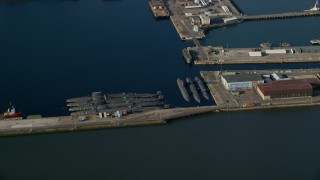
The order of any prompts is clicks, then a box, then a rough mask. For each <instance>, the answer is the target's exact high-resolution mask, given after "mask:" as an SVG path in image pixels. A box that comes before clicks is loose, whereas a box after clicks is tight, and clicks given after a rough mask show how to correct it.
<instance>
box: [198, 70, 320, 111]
mask: <svg viewBox="0 0 320 180" xmlns="http://www.w3.org/2000/svg"><path fill="white" fill-rule="evenodd" d="M319 73H320V70H319V69H287V70H254V71H248V70H236V71H201V72H200V74H201V76H202V78H203V79H204V80H205V81H206V83H207V86H208V88H209V90H210V93H211V95H212V97H213V99H214V100H215V102H216V104H217V106H218V107H223V108H220V110H221V111H225V110H231V109H232V110H243V109H247V108H251V109H269V108H277V107H300V106H313V105H319V104H320V95H319V92H320V75H319Z"/></svg>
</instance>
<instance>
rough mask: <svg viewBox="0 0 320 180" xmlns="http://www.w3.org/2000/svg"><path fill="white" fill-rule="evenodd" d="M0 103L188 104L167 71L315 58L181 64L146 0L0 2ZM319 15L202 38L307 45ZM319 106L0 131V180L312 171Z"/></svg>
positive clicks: (272, 8)
mask: <svg viewBox="0 0 320 180" xmlns="http://www.w3.org/2000/svg"><path fill="white" fill-rule="evenodd" d="M313 4H314V2H313V0H308V1H302V0H291V1H289V0H281V1H276V0H269V1H266V0H260V1H249V0H239V1H237V5H238V6H239V7H240V8H241V9H242V10H243V11H244V12H245V13H247V14H263V13H279V12H283V11H287V12H289V11H300V10H304V9H308V8H310V7H311V6H312V5H313ZM0 24H1V28H0V60H1V62H2V63H1V71H0V79H1V82H2V85H1V93H0V109H5V108H6V107H7V106H8V104H9V102H10V101H11V102H12V103H14V104H15V106H16V107H17V108H19V109H20V110H22V111H23V112H24V113H26V114H39V113H41V114H43V115H45V116H48V115H60V114H66V110H65V99H66V98H69V97H76V96H82V95H89V94H90V93H91V92H92V91H98V90H101V91H105V92H123V91H126V92H128V91H132V92H156V91H157V90H162V91H163V93H164V94H165V96H166V99H167V102H168V103H170V104H173V105H177V106H188V105H190V104H187V103H185V102H184V101H183V98H182V97H181V95H180V92H179V89H178V87H177V85H176V78H177V77H183V78H184V77H187V76H195V75H198V73H199V71H200V70H217V69H266V68H273V69H274V68H314V67H319V63H315V64H294V65H288V64H281V65H255V66H248V65H245V66H239V65H237V66H222V67H220V66H219V67H190V66H188V65H186V64H185V63H184V61H183V59H182V57H181V49H182V48H184V47H186V46H191V45H192V44H191V43H190V42H182V41H180V40H179V38H178V35H177V34H176V31H175V29H174V28H173V26H172V24H171V22H170V21H155V20H154V19H153V17H152V15H151V13H150V10H149V8H148V4H147V1H145V0H139V1H138V0H137V1H129V0H119V1H100V0H79V1H60V0H42V1H40V0H38V1H37V0H29V1H13V2H12V1H11V2H8V1H0ZM319 26H320V25H319V17H310V18H300V19H285V20H274V21H260V22H246V23H242V24H239V25H236V26H232V27H228V28H221V29H216V30H213V31H211V32H209V33H208V38H207V39H206V40H204V41H203V42H202V43H204V44H211V45H223V46H228V47H254V46H258V45H259V44H260V42H262V41H270V42H272V43H274V44H275V45H277V44H278V43H281V42H283V41H288V42H291V43H293V44H296V45H307V44H309V40H310V39H311V38H316V37H320V34H319V31H318V29H319ZM319 112H320V111H319V110H318V109H317V108H310V109H285V110H272V111H251V112H234V113H216V114H212V115H208V116H200V117H196V118H190V119H187V120H182V121H176V122H173V123H171V124H170V125H167V126H153V127H138V128H127V129H108V130H101V131H92V132H80V133H68V134H51V135H39V136H30V137H15V138H2V139H0V162H1V163H0V179H320V155H319V151H320V146H319V143H318V142H319V139H320V134H319V129H320V123H319V121H318V118H317V117H318V115H317V114H318V113H319Z"/></svg>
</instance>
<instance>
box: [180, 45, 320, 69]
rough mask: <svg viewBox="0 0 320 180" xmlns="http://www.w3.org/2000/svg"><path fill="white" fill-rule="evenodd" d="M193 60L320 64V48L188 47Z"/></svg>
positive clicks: (202, 62) (232, 62)
mask: <svg viewBox="0 0 320 180" xmlns="http://www.w3.org/2000/svg"><path fill="white" fill-rule="evenodd" d="M186 49H188V51H187V52H188V53H189V55H190V56H191V58H189V59H186V61H187V63H191V62H194V64H196V65H212V64H219V65H220V64H266V63H301V62H309V63H312V62H320V46H293V47H270V48H259V47H253V48H224V47H222V46H218V47H212V46H206V47H204V46H202V47H188V48H186Z"/></svg>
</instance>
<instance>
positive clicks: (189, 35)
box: [166, 0, 320, 47]
mask: <svg viewBox="0 0 320 180" xmlns="http://www.w3.org/2000/svg"><path fill="white" fill-rule="evenodd" d="M166 4H167V7H168V11H170V20H171V22H172V24H173V25H174V27H175V29H176V31H177V33H178V34H179V37H180V39H181V40H190V41H193V42H194V44H195V46H196V47H201V44H200V43H199V41H197V40H198V39H202V38H205V32H206V31H208V30H210V29H213V28H220V27H225V26H229V25H234V24H238V23H241V22H243V21H253V20H270V19H282V18H298V17H310V16H318V15H320V9H319V7H318V1H317V2H316V3H315V5H314V7H312V8H310V9H308V10H301V11H300V12H299V11H298V12H286V13H277V14H262V15H246V14H245V13H244V12H242V11H241V10H240V9H239V7H238V6H237V5H236V4H235V3H234V2H233V0H219V1H208V0H202V1H167V3H166Z"/></svg>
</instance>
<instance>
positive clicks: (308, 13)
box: [238, 11, 320, 20]
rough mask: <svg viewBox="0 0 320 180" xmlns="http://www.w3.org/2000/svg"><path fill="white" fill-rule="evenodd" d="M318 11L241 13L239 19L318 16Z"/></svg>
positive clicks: (319, 12)
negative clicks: (261, 13)
mask: <svg viewBox="0 0 320 180" xmlns="http://www.w3.org/2000/svg"><path fill="white" fill-rule="evenodd" d="M318 15H320V11H303V12H291V13H281V14H263V15H250V16H249V15H242V16H239V17H238V18H239V19H243V20H268V19H284V18H295V17H307V16H318Z"/></svg>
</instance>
